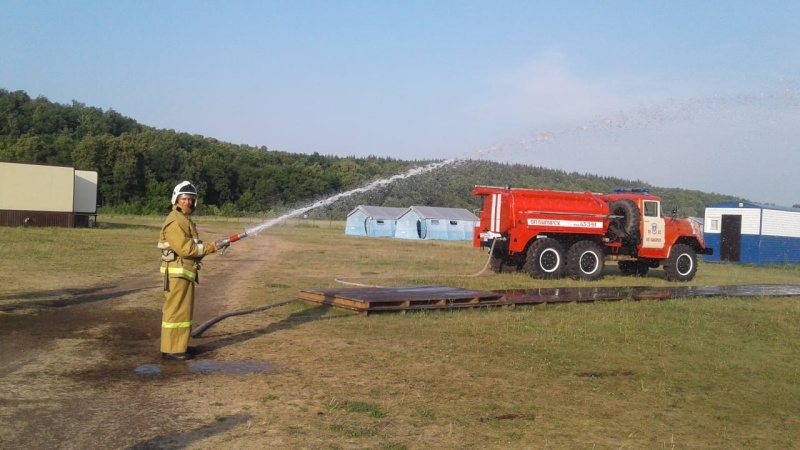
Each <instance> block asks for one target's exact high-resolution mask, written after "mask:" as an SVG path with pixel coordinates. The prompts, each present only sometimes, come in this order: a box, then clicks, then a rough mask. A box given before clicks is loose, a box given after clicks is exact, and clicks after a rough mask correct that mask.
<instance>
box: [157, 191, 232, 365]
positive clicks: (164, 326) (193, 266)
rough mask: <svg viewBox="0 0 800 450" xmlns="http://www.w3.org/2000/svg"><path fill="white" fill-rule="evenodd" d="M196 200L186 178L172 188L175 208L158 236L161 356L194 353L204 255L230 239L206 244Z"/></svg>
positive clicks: (173, 357)
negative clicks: (194, 324) (161, 284)
mask: <svg viewBox="0 0 800 450" xmlns="http://www.w3.org/2000/svg"><path fill="white" fill-rule="evenodd" d="M196 203H197V189H196V188H195V187H194V185H192V183H190V182H188V181H184V182H182V183H180V184H178V185H177V186H175V189H174V190H173V191H172V211H171V212H170V214H169V216H167V220H166V221H165V222H164V226H163V227H161V235H160V237H159V240H158V248H159V249H161V274H162V275H163V276H164V296H165V297H166V301H165V302H164V307H163V308H162V319H161V356H162V358H163V359H169V360H179V361H183V360H187V359H191V358H192V357H193V356H194V353H195V351H194V348H192V347H189V334H190V332H191V327H192V313H193V310H194V289H195V284H196V283H197V282H198V281H199V279H198V270H200V261H201V260H202V259H203V257H204V256H206V255H209V254H211V253H214V252H216V251H217V250H221V249H223V248H225V247H227V246H228V245H230V242H226V241H225V240H222V239H221V240H219V241H217V242H215V243H211V244H203V241H201V240H200V237H199V235H198V234H197V227H196V226H195V224H194V222H193V221H192V219H191V215H192V213H193V212H194V209H195V204H196Z"/></svg>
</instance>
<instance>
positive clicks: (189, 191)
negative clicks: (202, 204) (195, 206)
mask: <svg viewBox="0 0 800 450" xmlns="http://www.w3.org/2000/svg"><path fill="white" fill-rule="evenodd" d="M181 195H192V196H194V198H195V199H197V189H196V188H195V187H194V185H193V184H192V183H191V182H189V181H183V182H181V183H180V184H178V185H177V186H175V189H173V190H172V204H173V205H174V204H175V202H177V201H178V197H180V196H181Z"/></svg>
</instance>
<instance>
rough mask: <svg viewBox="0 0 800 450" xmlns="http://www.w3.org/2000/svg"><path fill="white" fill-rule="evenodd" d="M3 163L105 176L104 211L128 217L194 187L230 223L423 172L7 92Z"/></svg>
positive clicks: (2, 103)
mask: <svg viewBox="0 0 800 450" xmlns="http://www.w3.org/2000/svg"><path fill="white" fill-rule="evenodd" d="M0 160H1V161H11V162H26V163H43V164H53V165H67V166H73V167H75V168H76V169H81V170H94V171H97V173H98V178H99V188H98V189H99V192H98V197H99V198H98V202H99V203H100V206H101V207H102V209H104V210H106V211H114V212H121V213H136V214H144V213H155V212H162V211H163V210H164V209H165V208H167V207H168V206H169V205H168V204H169V200H168V199H169V197H170V194H171V192H172V188H173V187H174V186H175V185H176V184H177V183H178V182H180V181H181V180H191V181H192V182H193V183H194V184H195V185H196V186H197V188H198V190H199V192H200V194H201V197H202V204H201V208H204V209H206V210H207V211H205V212H212V213H219V214H228V215H231V214H237V213H241V212H245V213H248V212H262V211H267V210H271V209H276V208H277V209H280V208H281V207H284V206H285V205H294V204H297V203H300V202H303V201H306V200H308V199H313V198H319V197H324V196H326V195H330V194H333V193H336V192H339V191H341V190H343V189H348V188H353V187H357V186H359V185H361V184H363V183H365V182H367V181H369V180H373V179H375V178H379V177H383V176H389V175H393V174H395V173H398V172H400V171H403V170H406V169H407V168H409V167H411V166H413V165H414V164H415V163H412V162H406V161H399V160H395V159H392V158H378V157H367V158H355V157H346V158H341V157H335V156H321V155H319V154H316V153H315V154H313V155H303V154H291V153H287V152H280V151H270V150H268V149H267V147H263V146H262V147H258V148H256V147H250V146H245V145H234V144H230V143H226V142H220V141H218V140H216V139H213V138H206V137H204V136H199V135H190V134H187V133H180V132H176V131H174V130H158V129H155V128H152V127H148V126H144V125H141V124H139V123H137V122H136V121H135V120H133V119H130V118H127V117H124V116H122V115H121V114H119V113H117V112H116V111H114V110H108V111H103V110H102V109H99V108H93V107H88V106H86V105H84V104H82V103H78V102H75V101H73V102H72V104H71V105H61V104H58V103H53V102H50V101H49V100H47V99H46V98H43V97H39V98H35V99H32V98H30V96H28V95H27V94H26V93H25V92H24V91H15V92H9V91H7V90H0ZM165 202H166V203H165ZM165 205H166V206H165Z"/></svg>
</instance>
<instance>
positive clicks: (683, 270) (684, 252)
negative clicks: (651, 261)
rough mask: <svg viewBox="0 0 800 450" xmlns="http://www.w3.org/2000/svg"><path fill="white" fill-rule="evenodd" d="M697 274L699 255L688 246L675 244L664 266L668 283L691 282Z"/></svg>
mask: <svg viewBox="0 0 800 450" xmlns="http://www.w3.org/2000/svg"><path fill="white" fill-rule="evenodd" d="M695 273H697V253H695V251H694V249H693V248H692V247H690V246H688V245H686V244H675V245H674V246H673V247H672V251H670V252H669V257H668V258H667V262H666V263H665V264H664V274H665V278H666V279H667V281H691V280H692V279H693V278H694V275H695Z"/></svg>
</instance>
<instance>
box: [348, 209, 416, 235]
mask: <svg viewBox="0 0 800 450" xmlns="http://www.w3.org/2000/svg"><path fill="white" fill-rule="evenodd" d="M407 210H408V208H392V207H388V206H367V205H358V206H357V207H355V208H354V209H353V210H352V211H350V212H349V213H348V214H347V224H346V225H345V229H344V234H349V235H353V236H379V237H393V236H394V230H395V225H396V223H397V218H398V217H400V216H401V215H402V214H403V213H404V212H406V211H407Z"/></svg>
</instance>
